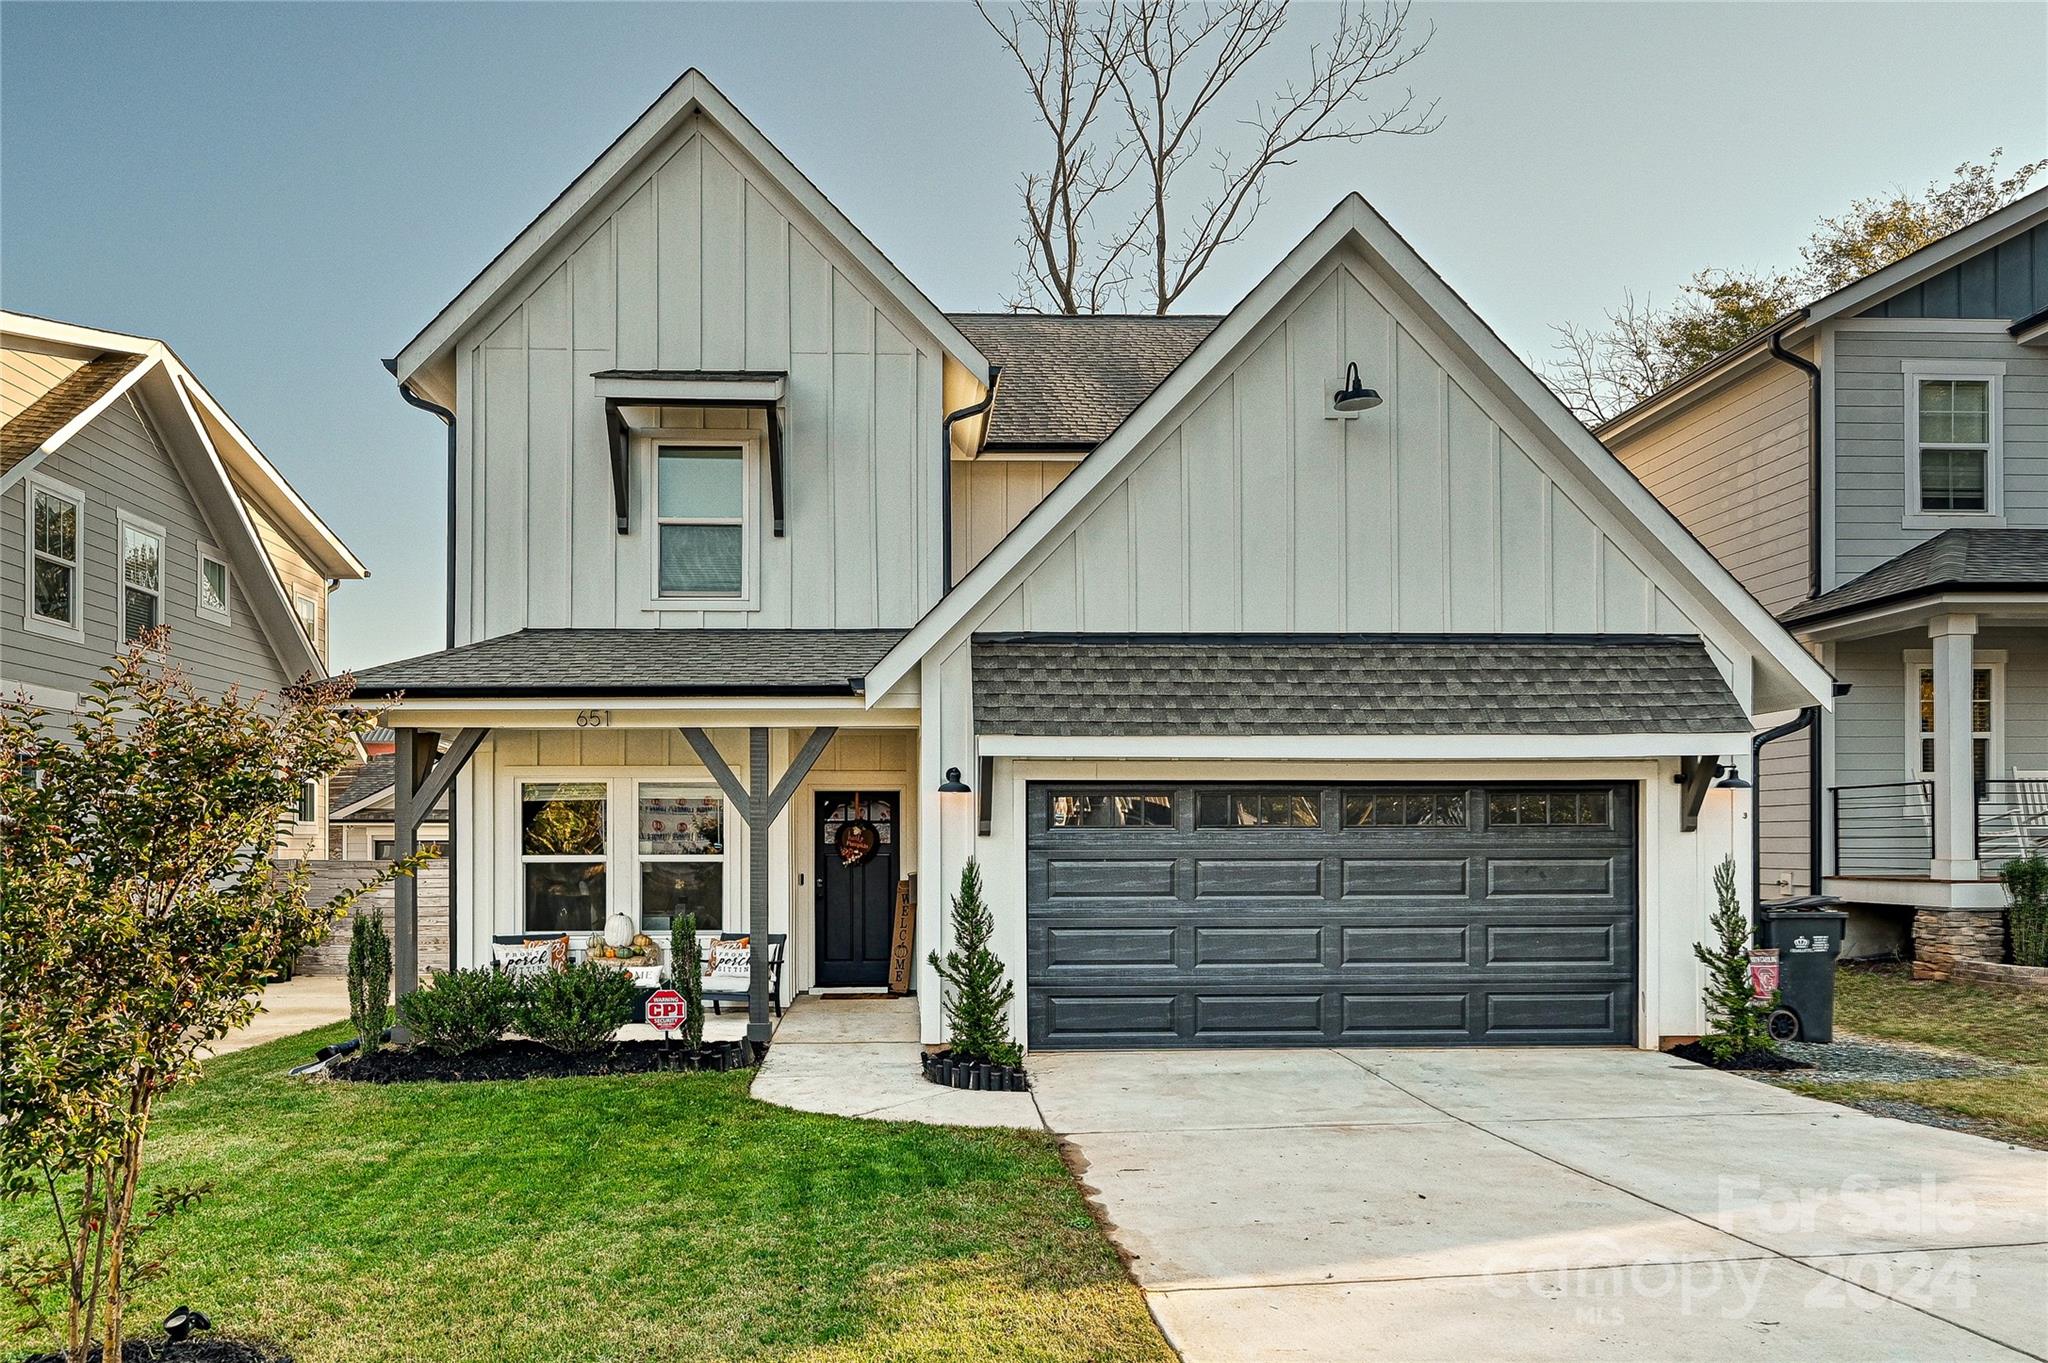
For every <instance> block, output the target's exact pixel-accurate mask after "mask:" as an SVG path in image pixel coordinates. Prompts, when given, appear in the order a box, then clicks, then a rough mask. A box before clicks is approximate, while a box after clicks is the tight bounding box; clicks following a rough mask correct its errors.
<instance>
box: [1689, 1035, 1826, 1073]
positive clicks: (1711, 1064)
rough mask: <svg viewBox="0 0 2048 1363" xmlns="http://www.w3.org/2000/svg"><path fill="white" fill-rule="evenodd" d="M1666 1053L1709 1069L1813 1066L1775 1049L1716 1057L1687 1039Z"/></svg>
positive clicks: (1783, 1068) (1779, 1068) (1771, 1068)
mask: <svg viewBox="0 0 2048 1363" xmlns="http://www.w3.org/2000/svg"><path fill="white" fill-rule="evenodd" d="M1666 1054H1667V1055H1675V1056H1677V1057H1678V1058H1679V1059H1680V1060H1690V1061H1692V1063H1693V1064H1695V1065H1705V1066H1706V1067H1707V1068H1708V1069H1710V1070H1750V1071H1757V1070H1770V1071H1778V1070H1810V1069H1812V1068H1813V1066H1811V1065H1809V1064H1807V1063H1806V1062H1805V1061H1804V1060H1794V1059H1793V1058H1792V1057H1791V1056H1789V1055H1780V1054H1778V1053H1777V1052H1775V1051H1750V1052H1748V1053H1747V1054H1744V1055H1738V1056H1735V1057H1734V1058H1732V1059H1729V1060H1719V1059H1716V1058H1715V1056H1714V1053H1713V1052H1712V1051H1710V1050H1708V1049H1707V1048H1706V1047H1705V1046H1702V1045H1701V1044H1700V1043H1699V1042H1697V1041H1688V1042H1686V1043H1685V1044H1684V1045H1683V1046H1673V1047H1672V1048H1671V1049H1670V1050H1669V1051H1667V1052H1666Z"/></svg>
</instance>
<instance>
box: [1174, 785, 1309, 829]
mask: <svg viewBox="0 0 2048 1363" xmlns="http://www.w3.org/2000/svg"><path fill="white" fill-rule="evenodd" d="M1322 826H1323V812H1322V792H1321V791H1319V790H1315V789H1312V788H1307V789H1304V788H1285V787H1272V788H1264V789H1246V790H1205V791H1201V792H1199V793H1197V794H1196V796H1195V827H1197V828H1321V827H1322Z"/></svg>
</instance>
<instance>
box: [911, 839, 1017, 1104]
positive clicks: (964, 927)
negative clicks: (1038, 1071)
mask: <svg viewBox="0 0 2048 1363" xmlns="http://www.w3.org/2000/svg"><path fill="white" fill-rule="evenodd" d="M995 930H996V920H995V915H994V914H992V913H990V912H989V908H988V904H987V902H986V901H985V900H983V899H982V897H981V867H980V865H979V864H978V863H976V861H975V860H974V859H973V858H972V857H969V858H968V859H967V865H966V866H964V867H962V868H961V871H960V893H959V894H957V895H955V896H953V949H952V950H951V951H949V952H947V953H946V954H945V955H944V956H943V957H941V956H940V955H939V953H938V952H936V951H934V952H933V953H932V954H931V963H932V969H933V970H935V971H937V972H938V974H939V978H940V979H942V980H944V981H945V982H946V983H947V984H948V985H950V986H952V988H951V990H950V991H949V992H948V993H947V994H946V996H945V999H944V1007H945V1010H946V1023H947V1026H948V1027H949V1029H950V1030H951V1033H952V1039H951V1045H952V1048H953V1054H954V1056H956V1057H957V1058H959V1059H962V1060H987V1061H991V1062H993V1063H994V1064H998V1065H1019V1064H1022V1063H1023V1060H1024V1053H1023V1052H1022V1051H1021V1050H1019V1049H1018V1047H1017V1043H1016V1042H1014V1041H1012V1040H1011V1039H1010V1000H1011V998H1012V997H1013V996H1014V995H1015V993H1016V989H1015V987H1014V986H1012V985H1011V983H1010V982H1009V981H1008V980H1006V979H1004V978H1003V962H1002V958H1001V957H999V956H997V955H996V954H995V952H993V951H991V950H990V949H989V945H988V940H989V938H990V937H992V936H994V935H995Z"/></svg>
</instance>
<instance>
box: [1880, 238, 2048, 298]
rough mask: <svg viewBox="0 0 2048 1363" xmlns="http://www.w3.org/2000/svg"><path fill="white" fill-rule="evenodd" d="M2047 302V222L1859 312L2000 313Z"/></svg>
mask: <svg viewBox="0 0 2048 1363" xmlns="http://www.w3.org/2000/svg"><path fill="white" fill-rule="evenodd" d="M2043 308H2048V223H2041V224H2039V225H2037V226H2035V227H2033V228H2031V229H2029V230H2028V231H2026V232H2023V233H2021V234H2020V235H2018V236H2016V237H2013V238H2012V239H2011V240H2009V241H2003V242H2000V243H1999V244H1998V245H1997V246H1994V247H1992V248H1991V249H1989V250H1985V251H1979V252H1978V253H1977V254H1975V255H1973V256H1971V257H1970V258H1969V259H1968V260H1962V261H1958V262H1956V263H1955V264H1954V265H1951V266H1949V267H1948V268H1947V269H1946V270H1943V271H1942V272H1941V273H1940V274H1938V275H1935V276H1934V277H1933V278H1932V279H1928V280H1926V281H1924V282H1922V283H1919V284H1915V285H1914V286H1913V287H1912V288H1910V289H1902V290H1900V291H1899V292H1898V293H1895V294H1893V295H1892V296H1891V297H1890V298H1887V299H1885V300H1884V301H1883V302H1882V303H1879V304H1877V305H1876V306H1875V307H1873V308H1871V309H1870V310H1869V311H1868V312H1866V313H1864V314H1863V315H1864V316H1865V317H2000V318H2004V319H2005V320H2006V321H2008V322H2017V321H2018V320H2019V319H2020V318H2022V317H2031V316H2033V315H2034V314H2035V313H2037V312H2039V311H2041V310H2042V309H2043Z"/></svg>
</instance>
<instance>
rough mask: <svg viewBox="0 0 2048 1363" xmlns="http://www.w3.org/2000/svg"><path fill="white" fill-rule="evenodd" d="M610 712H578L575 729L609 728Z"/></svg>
mask: <svg viewBox="0 0 2048 1363" xmlns="http://www.w3.org/2000/svg"><path fill="white" fill-rule="evenodd" d="M611 722H612V712H611V711H609V710H578V711H577V712H576V727H577V728H579V729H606V728H610V727H611Z"/></svg>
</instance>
